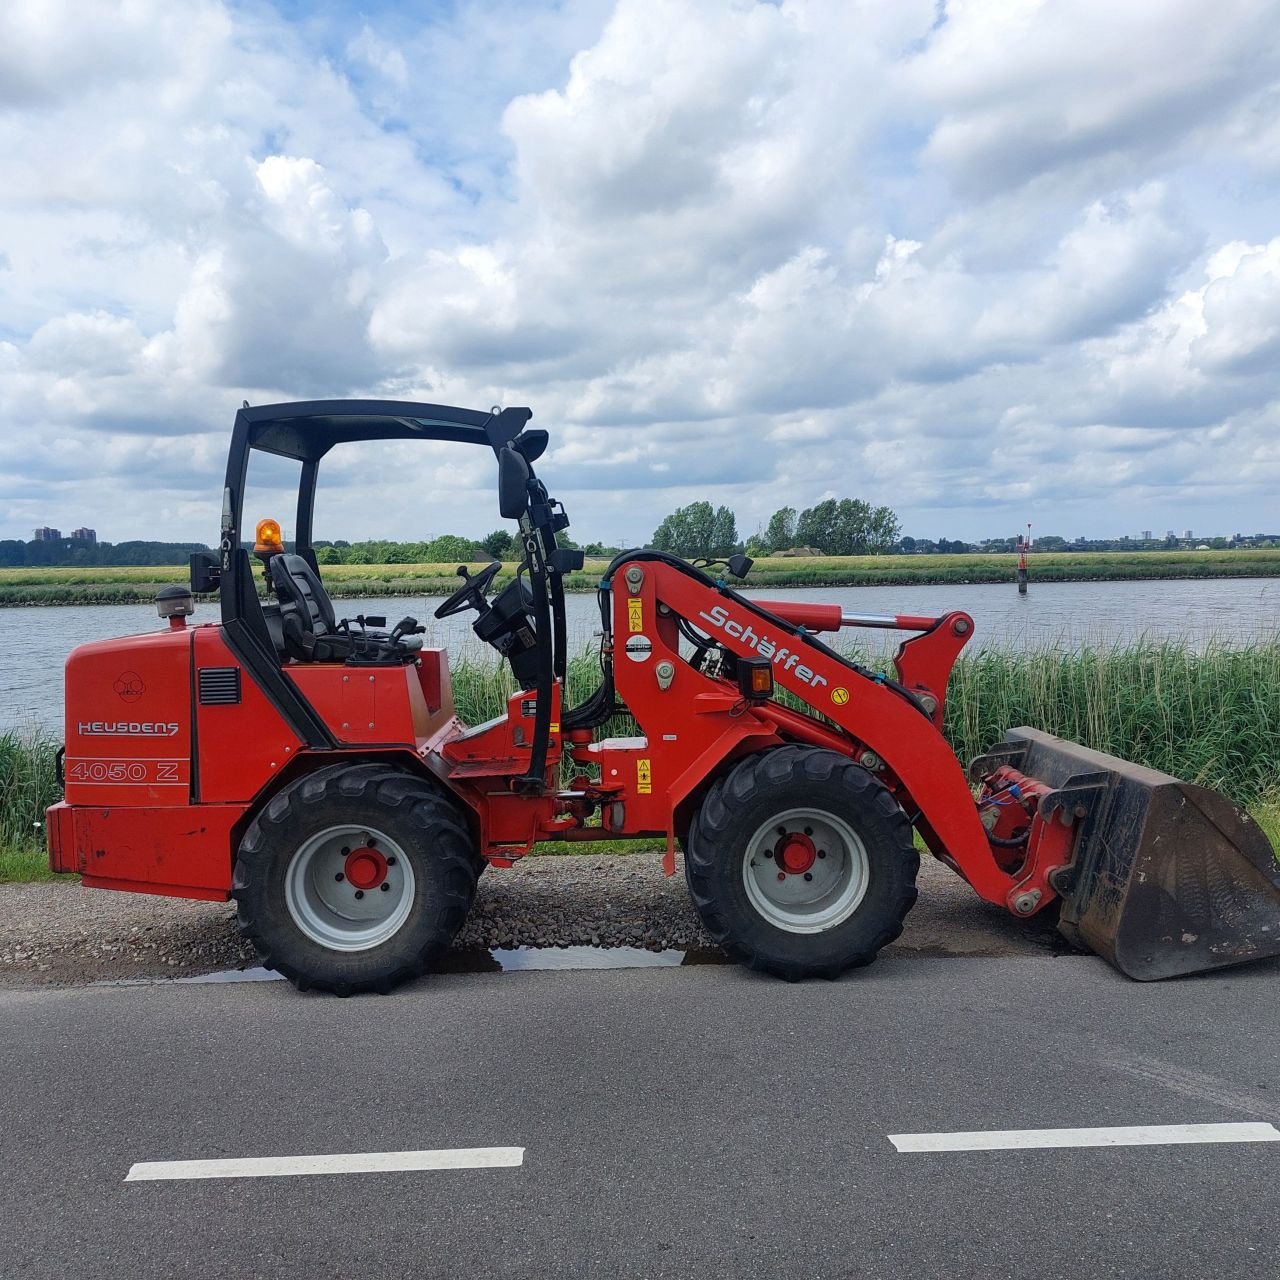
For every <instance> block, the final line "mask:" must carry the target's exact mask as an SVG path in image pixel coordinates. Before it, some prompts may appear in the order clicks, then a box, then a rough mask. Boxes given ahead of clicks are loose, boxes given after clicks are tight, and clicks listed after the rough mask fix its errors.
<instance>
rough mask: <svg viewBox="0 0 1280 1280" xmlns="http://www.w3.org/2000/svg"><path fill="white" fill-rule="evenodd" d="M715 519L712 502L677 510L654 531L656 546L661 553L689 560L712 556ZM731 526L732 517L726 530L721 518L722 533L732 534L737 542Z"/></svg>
mask: <svg viewBox="0 0 1280 1280" xmlns="http://www.w3.org/2000/svg"><path fill="white" fill-rule="evenodd" d="M720 511H721V512H727V511H728V509H727V508H726V507H721V508H720ZM716 515H717V513H716V511H715V510H714V509H713V508H712V506H711V503H709V502H691V503H690V504H689V505H688V506H687V507H677V508H676V509H675V510H674V511H673V512H672V513H671V514H670V515H669V516H667V517H666V519H664V520H663V521H662V523H661V524H660V525H659V526H658V527H657V528H656V529H655V530H654V532H653V539H652V541H653V545H654V546H655V547H656V548H657V549H658V550H659V551H670V552H671V553H672V554H673V555H677V556H684V557H685V558H686V559H693V558H694V557H695V556H707V555H711V554H712V548H713V547H714V546H715V541H716V532H717V530H716ZM732 522H733V515H732V513H729V524H728V526H727V527H726V526H725V522H724V518H723V516H721V526H722V527H721V532H726V533H727V532H730V531H732V532H733V539H732V540H733V541H736V540H737V533H736V530H735V529H733V524H732Z"/></svg>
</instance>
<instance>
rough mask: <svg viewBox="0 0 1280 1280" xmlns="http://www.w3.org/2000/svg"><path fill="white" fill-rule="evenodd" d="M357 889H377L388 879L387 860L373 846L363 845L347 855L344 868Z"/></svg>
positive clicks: (352, 884) (344, 871)
mask: <svg viewBox="0 0 1280 1280" xmlns="http://www.w3.org/2000/svg"><path fill="white" fill-rule="evenodd" d="M342 872H343V874H344V875H345V876H346V877H347V880H348V882H349V883H350V884H351V886H352V887H353V888H356V889H376V888H377V887H378V886H379V885H380V884H381V883H382V882H383V881H384V880H385V879H386V878H387V860H386V858H384V857H383V856H382V854H381V853H379V851H378V850H377V849H375V848H374V847H373V846H372V845H362V846H361V847H360V848H359V849H352V850H351V852H350V853H349V854H347V857H346V861H345V862H344V864H343V867H342Z"/></svg>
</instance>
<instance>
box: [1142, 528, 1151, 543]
mask: <svg viewBox="0 0 1280 1280" xmlns="http://www.w3.org/2000/svg"><path fill="white" fill-rule="evenodd" d="M1142 540H1143V542H1150V541H1151V530H1150V529H1143V531H1142Z"/></svg>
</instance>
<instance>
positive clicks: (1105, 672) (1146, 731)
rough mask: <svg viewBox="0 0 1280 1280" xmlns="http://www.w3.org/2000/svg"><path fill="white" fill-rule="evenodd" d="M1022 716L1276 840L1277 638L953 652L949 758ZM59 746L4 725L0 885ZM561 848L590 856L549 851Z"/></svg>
mask: <svg viewBox="0 0 1280 1280" xmlns="http://www.w3.org/2000/svg"><path fill="white" fill-rule="evenodd" d="M598 679H599V667H598V665H597V659H596V656H595V655H594V654H583V655H581V656H579V657H577V658H575V659H574V660H573V662H572V663H571V664H570V668H569V686H570V689H569V693H570V699H569V700H570V702H571V703H574V702H577V701H579V700H581V699H582V698H583V697H585V696H586V694H587V693H589V692H590V691H591V689H592V688H594V686H595V683H596V681H598ZM453 685H454V695H455V699H456V702H457V706H458V711H459V714H460V715H461V716H462V717H463V718H464V719H465V720H466V721H468V722H469V723H471V724H478V723H480V722H481V721H483V720H487V719H490V718H492V717H493V716H496V715H499V714H501V712H502V709H503V706H504V703H505V700H506V697H507V695H508V694H509V692H510V691H511V688H512V685H511V681H510V676H509V673H508V672H507V671H506V670H505V669H504V668H501V667H499V666H498V665H497V664H496V663H486V662H462V663H459V664H457V665H456V666H455V667H454V670H453ZM1021 724H1029V725H1035V726H1037V727H1039V728H1042V729H1047V730H1048V731H1049V732H1051V733H1056V734H1059V735H1060V736H1062V737H1064V738H1071V739H1073V740H1075V741H1078V742H1083V743H1086V744H1087V745H1089V746H1091V747H1094V748H1096V749H1098V750H1102V751H1108V752H1110V753H1111V754H1113V755H1117V756H1121V757H1124V758H1125V759H1129V760H1134V761H1137V762H1138V763H1141V764H1145V765H1149V766H1151V767H1152V768H1156V769H1161V770H1164V771H1165V772H1167V773H1172V774H1175V775H1176V776H1178V777H1181V778H1186V779H1187V780H1188V781H1191V782H1198V783H1200V784H1202V785H1204V786H1208V787H1213V788H1215V789H1216V790H1219V791H1222V792H1223V793H1224V794H1226V795H1227V796H1229V797H1230V798H1231V799H1232V800H1234V801H1235V802H1236V803H1237V804H1241V805H1245V806H1246V807H1248V809H1249V810H1250V812H1252V813H1253V815H1254V817H1255V818H1257V819H1258V821H1259V822H1260V823H1261V824H1262V826H1263V828H1264V829H1265V830H1266V832H1267V835H1268V836H1269V838H1270V839H1271V842H1272V844H1273V845H1275V846H1277V847H1280V641H1276V642H1273V643H1269V644H1259V645H1251V646H1248V647H1245V648H1240V649H1229V648H1225V647H1219V648H1211V649H1209V650H1208V651H1207V652H1205V653H1195V652H1192V651H1191V650H1189V649H1186V648H1184V647H1182V646H1181V645H1177V644H1174V643H1165V644H1142V645H1126V646H1118V647H1114V648H1086V649H1082V650H1079V651H1077V652H1074V653H1054V652H1048V651H1042V652H1016V653H1012V652H1011V653H1002V652H993V651H987V650H984V651H981V652H977V653H972V654H964V655H962V656H961V659H960V661H959V662H958V663H957V664H956V668H955V672H954V674H953V676H952V681H951V687H950V691H949V699H948V703H947V736H948V738H949V740H950V741H951V743H952V745H953V746H954V747H955V749H956V754H957V755H958V756H959V757H960V758H961V759H962V760H968V759H970V758H971V757H972V756H975V755H978V754H979V753H980V752H982V751H983V750H985V749H986V748H987V747H989V746H990V745H991V744H992V743H993V742H995V741H997V740H998V739H999V738H1000V736H1001V735H1002V733H1003V731H1004V730H1005V729H1006V728H1009V727H1012V726H1015V725H1021ZM55 749H56V744H55V743H54V742H52V741H50V740H48V739H34V740H33V739H29V738H28V739H22V738H19V737H17V736H15V735H13V734H11V733H10V734H0V882H4V881H13V880H33V879H43V878H48V876H49V872H48V868H47V866H46V864H45V858H44V852H43V849H42V847H41V842H42V832H41V830H40V827H39V825H38V824H39V823H40V821H41V820H42V818H43V814H44V808H45V806H46V805H48V804H51V803H52V802H53V801H54V800H55V799H57V797H58V786H57V780H56V778H55V775H54V751H55ZM569 848H571V849H572V850H573V851H574V852H587V853H589V852H593V850H592V848H591V847H590V846H582V845H574V846H566V848H565V849H562V848H561V847H559V846H557V847H556V849H555V851H556V852H563V851H567V849H569ZM548 851H549V850H548Z"/></svg>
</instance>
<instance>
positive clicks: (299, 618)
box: [269, 552, 351, 662]
mask: <svg viewBox="0 0 1280 1280" xmlns="http://www.w3.org/2000/svg"><path fill="white" fill-rule="evenodd" d="M269 572H270V575H271V586H272V587H273V588H274V590H275V593H276V599H277V600H279V601H280V620H281V624H282V628H283V632H284V647H285V651H286V653H288V654H289V656H290V657H293V658H297V659H298V660H299V661H301V662H332V661H334V660H336V659H341V658H345V657H347V655H348V654H349V653H350V652H351V637H350V636H349V635H346V634H344V633H343V632H340V631H339V630H338V619H337V616H336V615H335V614H334V611H333V603H332V602H331V601H330V599H329V596H328V594H327V593H326V592H325V589H324V586H323V585H322V584H321V582H320V575H319V574H317V573H316V571H315V570H314V569H313V568H312V567H311V565H310V564H308V563H307V561H306V560H305V559H303V557H302V556H299V555H293V554H291V553H285V552H281V553H280V554H279V555H274V556H272V557H271V561H270V569H269Z"/></svg>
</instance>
